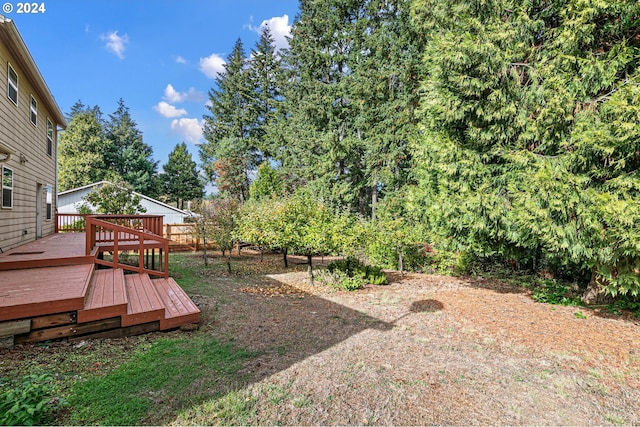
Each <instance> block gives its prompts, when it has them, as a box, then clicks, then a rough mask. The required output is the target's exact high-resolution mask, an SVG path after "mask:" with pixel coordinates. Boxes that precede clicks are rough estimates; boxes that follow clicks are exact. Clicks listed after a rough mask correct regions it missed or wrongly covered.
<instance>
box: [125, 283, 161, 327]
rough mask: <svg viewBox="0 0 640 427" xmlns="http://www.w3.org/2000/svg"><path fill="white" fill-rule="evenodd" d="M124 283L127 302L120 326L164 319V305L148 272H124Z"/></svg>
mask: <svg viewBox="0 0 640 427" xmlns="http://www.w3.org/2000/svg"><path fill="white" fill-rule="evenodd" d="M124 283H125V288H126V289H127V299H128V301H129V304H128V306H127V314H126V315H123V316H122V327H125V326H133V325H141V324H143V323H149V322H155V321H157V320H162V319H164V312H165V310H164V305H163V304H162V301H161V300H160V296H159V295H158V293H157V292H156V290H155V286H154V285H153V283H152V282H151V278H149V275H148V274H125V276H124Z"/></svg>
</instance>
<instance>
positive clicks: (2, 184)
mask: <svg viewBox="0 0 640 427" xmlns="http://www.w3.org/2000/svg"><path fill="white" fill-rule="evenodd" d="M5 169H6V170H8V171H11V187H7V189H10V190H11V206H5V205H4V189H5V187H4V171H5ZM0 172H2V180H1V182H0V191H1V193H0V199H1V200H0V204H1V205H2V209H13V180H14V177H13V169H11V168H9V167H6V166H5V165H2V168H0Z"/></svg>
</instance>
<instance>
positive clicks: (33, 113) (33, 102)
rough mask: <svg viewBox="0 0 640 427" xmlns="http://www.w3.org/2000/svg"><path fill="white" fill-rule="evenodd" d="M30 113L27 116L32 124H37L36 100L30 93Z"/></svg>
mask: <svg viewBox="0 0 640 427" xmlns="http://www.w3.org/2000/svg"><path fill="white" fill-rule="evenodd" d="M30 110H31V114H30V115H29V118H30V119H31V123H32V124H33V125H34V126H38V101H36V99H35V98H34V97H33V95H31V109H30Z"/></svg>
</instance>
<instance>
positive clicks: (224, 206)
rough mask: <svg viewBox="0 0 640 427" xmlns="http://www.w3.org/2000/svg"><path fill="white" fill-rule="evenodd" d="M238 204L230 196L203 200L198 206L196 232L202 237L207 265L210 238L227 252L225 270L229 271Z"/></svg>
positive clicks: (223, 253)
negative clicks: (207, 248) (207, 249)
mask: <svg viewBox="0 0 640 427" xmlns="http://www.w3.org/2000/svg"><path fill="white" fill-rule="evenodd" d="M238 208H239V204H238V202H237V201H236V200H234V199H231V198H225V199H214V200H204V201H203V202H202V204H201V205H200V206H199V208H198V217H197V218H196V234H197V235H199V236H200V237H202V238H203V239H204V248H205V249H204V261H205V265H207V251H206V247H207V240H212V241H214V242H215V243H216V245H217V246H218V247H219V248H220V250H221V251H222V255H223V256H224V255H225V253H226V254H227V270H228V271H229V273H231V249H232V248H233V243H234V241H235V234H234V229H235V227H236V218H237V216H238Z"/></svg>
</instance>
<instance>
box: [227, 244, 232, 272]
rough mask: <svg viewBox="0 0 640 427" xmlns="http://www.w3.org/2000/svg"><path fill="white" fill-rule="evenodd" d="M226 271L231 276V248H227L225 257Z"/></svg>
mask: <svg viewBox="0 0 640 427" xmlns="http://www.w3.org/2000/svg"><path fill="white" fill-rule="evenodd" d="M227 271H228V272H229V274H231V248H229V253H228V255H227Z"/></svg>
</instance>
